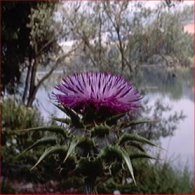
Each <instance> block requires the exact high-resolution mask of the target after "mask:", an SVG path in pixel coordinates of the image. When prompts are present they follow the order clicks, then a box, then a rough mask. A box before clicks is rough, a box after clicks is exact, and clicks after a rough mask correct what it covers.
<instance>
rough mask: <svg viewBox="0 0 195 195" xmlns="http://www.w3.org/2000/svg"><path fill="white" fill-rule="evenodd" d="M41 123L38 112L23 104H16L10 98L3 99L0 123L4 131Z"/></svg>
mask: <svg viewBox="0 0 195 195" xmlns="http://www.w3.org/2000/svg"><path fill="white" fill-rule="evenodd" d="M42 124H43V119H42V117H41V115H40V113H39V112H38V111H37V110H35V109H32V108H28V107H26V106H24V105H18V103H17V102H15V101H14V100H12V99H5V100H3V107H2V125H3V128H5V131H8V130H17V129H27V128H30V127H36V126H40V125H42Z"/></svg>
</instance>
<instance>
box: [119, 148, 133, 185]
mask: <svg viewBox="0 0 195 195" xmlns="http://www.w3.org/2000/svg"><path fill="white" fill-rule="evenodd" d="M119 150H120V151H121V155H122V157H123V159H124V161H125V163H126V164H127V167H128V169H129V172H130V174H131V177H132V179H133V181H134V183H135V185H136V181H135V177H134V172H133V166H132V164H131V159H130V157H129V154H128V153H127V152H126V151H125V150H124V149H122V148H120V149H119Z"/></svg>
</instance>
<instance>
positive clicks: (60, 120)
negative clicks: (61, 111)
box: [52, 117, 71, 125]
mask: <svg viewBox="0 0 195 195" xmlns="http://www.w3.org/2000/svg"><path fill="white" fill-rule="evenodd" d="M52 119H53V120H55V121H57V122H61V123H65V124H67V125H69V124H70V123H71V122H70V119H68V118H55V117H54V118H52Z"/></svg>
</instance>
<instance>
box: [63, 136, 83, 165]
mask: <svg viewBox="0 0 195 195" xmlns="http://www.w3.org/2000/svg"><path fill="white" fill-rule="evenodd" d="M78 144H79V140H74V139H73V140H72V142H71V143H70V146H69V148H68V151H67V154H66V157H65V158H64V162H65V161H66V160H67V158H68V157H69V156H70V155H71V154H72V153H73V152H74V150H75V148H76V146H77V145H78Z"/></svg>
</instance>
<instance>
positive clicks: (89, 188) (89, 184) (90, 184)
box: [84, 177, 97, 194]
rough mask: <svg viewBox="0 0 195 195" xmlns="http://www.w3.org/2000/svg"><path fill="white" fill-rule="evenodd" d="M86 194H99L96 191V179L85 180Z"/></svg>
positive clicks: (88, 178)
mask: <svg viewBox="0 0 195 195" xmlns="http://www.w3.org/2000/svg"><path fill="white" fill-rule="evenodd" d="M84 190H85V194H97V191H96V189H95V179H94V178H90V177H87V178H85V189H84Z"/></svg>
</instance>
